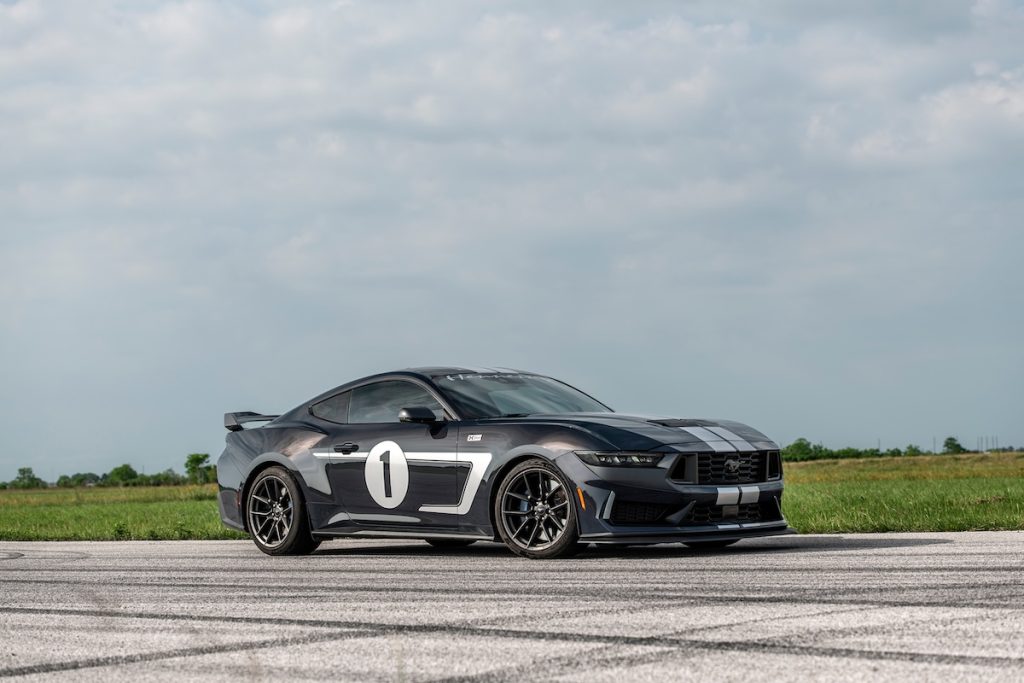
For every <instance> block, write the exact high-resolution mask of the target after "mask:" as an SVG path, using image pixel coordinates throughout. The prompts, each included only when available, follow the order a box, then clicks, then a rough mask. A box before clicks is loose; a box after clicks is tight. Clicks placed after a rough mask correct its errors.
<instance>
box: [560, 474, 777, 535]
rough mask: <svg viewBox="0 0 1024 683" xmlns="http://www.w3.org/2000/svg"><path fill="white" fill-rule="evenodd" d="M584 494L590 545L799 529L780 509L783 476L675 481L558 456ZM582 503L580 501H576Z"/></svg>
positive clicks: (583, 519) (584, 530) (583, 525)
mask: <svg viewBox="0 0 1024 683" xmlns="http://www.w3.org/2000/svg"><path fill="white" fill-rule="evenodd" d="M556 462H557V463H558V465H559V466H560V467H561V468H562V470H563V471H564V472H565V473H566V474H567V475H569V476H570V477H571V478H572V480H573V481H574V482H576V485H577V486H578V487H579V490H580V492H581V493H582V497H583V500H582V503H581V504H580V505H578V506H577V512H578V513H579V514H578V519H579V531H580V540H581V541H583V542H586V543H628V544H641V543H679V542H682V541H687V540H693V541H719V540H735V539H742V538H753V537H758V536H775V535H780V534H790V533H795V531H794V530H793V529H791V528H790V527H789V525H788V524H787V523H786V519H785V517H784V516H783V513H782V492H783V482H782V479H781V478H780V479H776V480H774V481H762V482H757V483H743V484H736V485H710V484H708V485H698V484H689V483H681V482H676V481H673V480H672V479H670V478H668V477H667V476H666V469H665V468H650V469H646V468H644V469H646V471H641V470H640V468H637V469H631V470H625V469H621V470H620V469H618V468H591V467H588V466H587V465H584V464H583V463H582V462H580V461H579V459H577V458H575V456H573V455H571V454H566V455H565V456H563V457H560V458H558V459H557V460H556ZM577 502H579V501H577Z"/></svg>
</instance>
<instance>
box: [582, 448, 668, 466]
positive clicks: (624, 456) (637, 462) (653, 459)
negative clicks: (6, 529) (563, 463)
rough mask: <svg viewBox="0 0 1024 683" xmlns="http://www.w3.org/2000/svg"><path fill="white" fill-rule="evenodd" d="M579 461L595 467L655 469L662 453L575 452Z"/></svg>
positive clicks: (663, 455) (662, 456)
mask: <svg viewBox="0 0 1024 683" xmlns="http://www.w3.org/2000/svg"><path fill="white" fill-rule="evenodd" d="M576 455H577V456H578V457H579V459H580V460H582V461H583V462H585V463H587V464H588V465H594V466H595V467H655V466H656V465H657V464H658V463H659V462H661V459H662V458H664V457H665V454H664V453H627V452H624V451H576Z"/></svg>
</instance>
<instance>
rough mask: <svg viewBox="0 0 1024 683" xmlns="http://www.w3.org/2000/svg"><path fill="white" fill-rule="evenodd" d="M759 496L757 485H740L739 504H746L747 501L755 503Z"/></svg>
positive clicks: (759, 490)
mask: <svg viewBox="0 0 1024 683" xmlns="http://www.w3.org/2000/svg"><path fill="white" fill-rule="evenodd" d="M760 497H761V489H760V487H757V486H741V487H740V505H746V504H747V503H756V502H757V499H758V498H760Z"/></svg>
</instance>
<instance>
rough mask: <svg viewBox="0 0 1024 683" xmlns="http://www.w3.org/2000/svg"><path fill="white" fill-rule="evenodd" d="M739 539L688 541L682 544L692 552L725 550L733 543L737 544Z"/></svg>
mask: <svg viewBox="0 0 1024 683" xmlns="http://www.w3.org/2000/svg"><path fill="white" fill-rule="evenodd" d="M738 542H739V539H738V538H734V539H733V540H731V541H690V542H689V543H684V544H683V545H685V546H686V547H687V548H693V549H694V550H718V549H719V548H726V547H728V546H730V545H732V544H733V543H738Z"/></svg>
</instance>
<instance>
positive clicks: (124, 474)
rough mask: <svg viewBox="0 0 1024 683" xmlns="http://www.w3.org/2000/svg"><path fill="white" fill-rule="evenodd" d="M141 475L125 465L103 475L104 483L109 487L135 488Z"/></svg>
mask: <svg viewBox="0 0 1024 683" xmlns="http://www.w3.org/2000/svg"><path fill="white" fill-rule="evenodd" d="M138 479H139V473H138V472H136V471H135V468H134V467H132V466H131V465H129V464H128V463H125V464H124V465H118V466H117V467H115V468H114V469H112V470H110V471H109V472H107V473H106V474H105V475H103V483H105V484H106V485H107V486H134V485H137V484H138V483H139V481H138Z"/></svg>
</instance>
